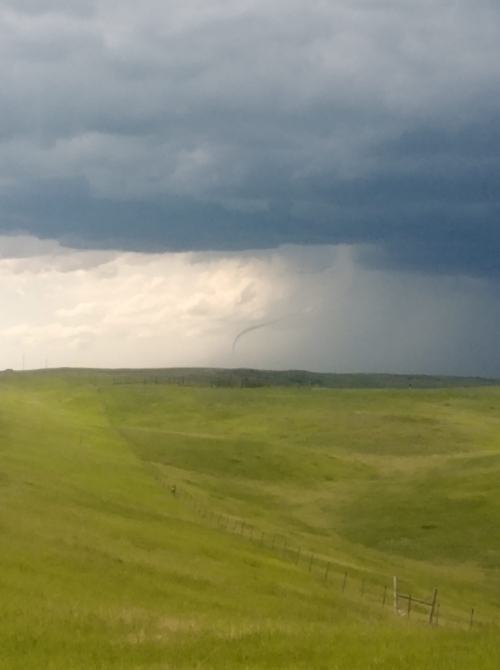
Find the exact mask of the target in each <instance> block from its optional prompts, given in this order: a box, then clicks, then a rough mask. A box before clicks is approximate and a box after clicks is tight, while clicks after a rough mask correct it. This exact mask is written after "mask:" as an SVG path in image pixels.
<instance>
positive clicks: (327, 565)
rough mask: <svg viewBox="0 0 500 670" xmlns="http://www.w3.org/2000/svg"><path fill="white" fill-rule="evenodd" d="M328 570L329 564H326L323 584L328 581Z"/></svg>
mask: <svg viewBox="0 0 500 670" xmlns="http://www.w3.org/2000/svg"><path fill="white" fill-rule="evenodd" d="M329 570H330V562H328V563H327V564H326V570H325V582H326V581H327V580H328V571H329Z"/></svg>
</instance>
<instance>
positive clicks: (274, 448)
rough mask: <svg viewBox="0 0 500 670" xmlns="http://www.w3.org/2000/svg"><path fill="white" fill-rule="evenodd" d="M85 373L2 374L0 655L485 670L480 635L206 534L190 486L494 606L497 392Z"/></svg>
mask: <svg viewBox="0 0 500 670" xmlns="http://www.w3.org/2000/svg"><path fill="white" fill-rule="evenodd" d="M78 379H79V377H78V375H77V376H76V377H74V376H73V377H66V378H65V377H64V375H60V376H57V375H56V376H52V377H37V376H33V375H23V376H20V375H13V376H10V377H6V378H3V380H2V381H1V383H0V436H1V441H0V496H1V505H0V540H1V546H2V551H1V555H0V561H1V566H2V569H1V571H0V602H1V603H2V607H1V608H0V619H1V627H0V631H1V632H0V637H1V641H0V663H1V667H5V668H9V669H10V668H12V669H17V668H34V667H36V668H50V669H52V668H54V669H56V668H58V669H59V668H61V669H62V668H65V669H71V668H124V669H126V668H134V669H139V668H163V669H166V668H195V667H198V668H238V667H240V668H275V667H286V668H311V667H314V668H335V667H338V668H395V667H397V668H420V667H427V666H429V665H430V664H433V665H440V666H441V667H446V668H457V669H458V668H464V669H465V668H476V667H477V668H494V667H495V668H496V667H498V656H497V648H496V643H495V635H496V632H495V631H491V632H490V631H489V630H488V628H483V629H481V630H478V632H477V633H473V634H472V635H468V636H464V635H463V633H462V630H458V629H457V630H456V631H455V630H454V629H453V628H452V627H449V628H448V629H446V630H445V629H440V630H437V631H436V630H427V629H425V628H423V627H422V626H420V625H418V623H415V624H412V623H411V622H410V623H408V622H407V621H404V620H399V619H398V620H396V619H395V618H394V617H392V616H391V615H390V614H389V613H388V612H385V611H384V610H382V608H381V607H380V604H379V603H378V604H376V603H375V601H374V600H371V599H369V598H367V599H366V598H365V599H364V600H363V601H361V600H360V598H359V596H358V595H357V594H354V593H353V592H350V591H349V589H347V591H346V593H345V594H344V595H341V594H340V592H339V589H338V588H335V587H334V586H333V585H330V584H323V583H322V581H321V580H319V579H317V578H315V577H314V575H309V574H308V572H307V569H306V570H304V566H302V568H301V567H300V565H299V567H295V565H294V564H293V562H291V561H289V560H288V561H283V560H281V557H280V556H279V555H277V554H276V553H272V552H270V551H269V550H266V549H260V548H259V547H258V546H257V545H256V544H255V543H254V544H252V543H250V542H248V541H245V540H242V539H239V538H237V537H234V536H231V535H228V534H225V533H223V532H221V531H218V530H216V529H214V528H211V527H210V526H208V525H207V523H206V521H205V520H203V519H201V518H200V517H199V516H198V515H197V514H196V512H195V510H194V508H193V506H192V505H187V504H186V502H185V498H184V496H183V494H184V493H187V492H189V493H190V494H192V495H194V496H195V499H197V500H200V501H202V500H203V501H205V502H206V503H207V504H208V505H209V506H210V508H211V509H214V510H217V511H222V512H226V513H228V514H230V515H232V516H239V517H241V518H244V519H246V520H248V522H251V523H254V524H256V525H257V526H258V527H259V528H261V529H262V530H265V531H266V532H271V531H273V532H279V533H280V534H282V535H283V536H286V537H287V538H288V539H289V541H290V543H292V542H295V543H296V544H297V545H299V544H300V545H301V546H304V547H306V546H307V547H310V548H311V549H314V550H315V551H316V552H317V553H322V554H324V556H325V557H326V556H328V557H332V558H335V559H336V560H337V561H338V566H334V567H333V570H335V569H338V570H339V571H340V570H343V569H344V567H343V566H344V565H348V566H349V570H350V571H353V574H359V575H361V574H362V575H364V576H366V577H367V579H371V580H372V582H373V583H374V584H375V583H380V584H382V583H383V582H384V581H385V580H386V578H387V577H388V576H390V575H391V574H393V573H394V572H397V573H398V574H400V575H404V576H405V577H406V580H407V585H408V588H410V587H415V588H417V587H418V588H420V589H423V590H424V591H425V589H427V590H428V589H429V587H430V586H433V585H434V584H437V585H438V586H439V587H440V589H441V590H442V592H443V598H444V600H443V609H444V606H445V605H446V606H447V607H448V608H449V610H450V612H451V611H452V608H456V607H457V606H460V605H461V603H462V601H463V599H464V598H465V599H466V600H467V606H468V605H469V604H472V605H474V606H475V607H476V608H477V609H478V610H479V611H482V613H483V615H484V617H485V618H488V619H490V618H491V617H492V616H495V615H496V613H497V609H496V593H497V592H498V555H499V554H498V551H499V550H500V546H499V539H498V537H497V536H496V535H495V533H494V528H495V527H494V523H493V522H494V520H495V514H496V509H497V505H498V501H499V496H498V495H497V493H496V490H495V486H494V484H495V476H496V473H497V469H498V465H499V462H498V459H497V455H498V453H499V446H500V444H499V441H498V440H499V438H498V435H499V431H498V427H499V416H500V413H499V411H498V407H499V405H500V393H499V390H498V389H496V388H491V389H481V390H475V389H469V390H467V391H464V390H454V391H446V390H439V391H432V392H431V391H418V392H416V391H415V392H403V391H397V392H396V391H325V390H321V391H315V390H298V389H276V388H275V389H258V390H257V389H255V390H252V389H234V390H231V389H209V388H205V389H196V388H186V389H184V388H183V389H180V388H177V387H164V386H161V385H158V386H153V385H149V386H139V385H137V386H126V387H125V386H109V385H107V386H102V387H101V388H100V389H99V387H98V386H97V379H98V378H97V377H96V378H94V377H92V375H90V376H89V375H85V376H83V375H82V378H81V379H82V380H84V381H85V383H80V382H79V381H78ZM151 468H155V469H156V471H160V472H161V473H162V474H164V475H165V476H166V477H167V478H168V479H169V481H175V482H176V483H177V486H178V491H179V494H180V495H179V496H176V497H174V496H172V495H171V494H170V493H169V492H168V491H167V490H166V489H165V488H162V487H161V486H160V485H159V483H158V482H157V481H156V480H155V479H154V478H153V477H151V475H150V474H149V473H150V471H151ZM463 520H465V521H467V522H468V524H464V523H463ZM334 583H335V582H334ZM446 599H448V602H446ZM453 611H455V610H453ZM457 611H458V610H457ZM450 621H451V618H450ZM360 636H362V639H363V644H361V645H360V644H359V638H360Z"/></svg>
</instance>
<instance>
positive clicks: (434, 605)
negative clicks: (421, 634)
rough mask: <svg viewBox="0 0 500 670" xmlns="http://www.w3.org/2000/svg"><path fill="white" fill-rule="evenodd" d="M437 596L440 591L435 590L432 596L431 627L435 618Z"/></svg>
mask: <svg viewBox="0 0 500 670" xmlns="http://www.w3.org/2000/svg"><path fill="white" fill-rule="evenodd" d="M437 594H438V590H437V589H434V593H433V595H432V604H431V611H430V614H429V626H432V619H433V617H434V610H435V609H436V599H437Z"/></svg>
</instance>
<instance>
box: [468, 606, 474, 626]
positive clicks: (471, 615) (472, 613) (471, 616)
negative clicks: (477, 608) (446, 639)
mask: <svg viewBox="0 0 500 670" xmlns="http://www.w3.org/2000/svg"><path fill="white" fill-rule="evenodd" d="M473 623H474V608H472V610H471V613H470V624H469V631H471V630H472V624H473Z"/></svg>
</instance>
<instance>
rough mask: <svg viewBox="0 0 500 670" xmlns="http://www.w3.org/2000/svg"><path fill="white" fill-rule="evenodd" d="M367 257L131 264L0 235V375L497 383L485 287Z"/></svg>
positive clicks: (309, 255) (138, 257) (316, 251)
mask: <svg viewBox="0 0 500 670" xmlns="http://www.w3.org/2000/svg"><path fill="white" fill-rule="evenodd" d="M27 250H28V251H27ZM366 252H367V250H366V249H363V248H358V247H352V246H340V247H328V246H325V247H296V246H288V247H282V248H280V249H278V250H274V251H260V252H249V253H246V254H241V253H240V254H235V253H232V254H220V253H219V254H209V253H206V252H189V253H183V254H180V253H165V254H140V253H123V252H104V251H101V252H96V251H75V250H72V249H66V248H62V247H61V246H60V245H58V244H57V243H55V242H49V241H47V242H45V243H40V242H38V243H37V242H36V241H34V240H26V239H22V238H18V239H12V238H0V301H1V304H2V306H3V309H2V313H1V315H0V351H1V352H2V355H1V360H0V368H8V367H12V368H16V369H19V368H20V367H21V366H22V361H23V357H24V359H25V366H26V368H42V367H44V366H45V365H48V366H49V367H60V366H92V367H172V366H185V365H199V366H222V367H257V368H278V369H280V368H281V369H286V368H306V369H311V370H318V371H335V372H355V371H360V372H370V371H372V372H377V371H383V372H401V373H411V372H418V373H422V372H423V373H430V374H438V373H442V374H445V373H446V374H471V375H483V376H495V375H496V376H500V353H499V352H500V348H499V347H498V333H497V324H498V323H499V322H500V298H499V296H498V293H497V292H496V291H495V290H494V288H495V287H494V284H492V283H491V282H490V281H487V280H484V279H481V280H480V279H473V278H464V277H454V276H446V277H445V276H441V277H440V276H432V277H431V276H423V275H420V274H415V273H404V272H394V271H383V270H374V269H367V268H366V266H364V265H363V264H362V263H360V259H362V258H363V256H364V255H365V254H366ZM266 324H267V325H266ZM261 326H262V327H261ZM244 331H247V332H246V333H245V332H244ZM241 333H244V334H243V335H241V337H240V338H239V339H238V341H237V343H236V346H233V345H234V342H235V339H236V338H237V337H238V335H239V334H241Z"/></svg>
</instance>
